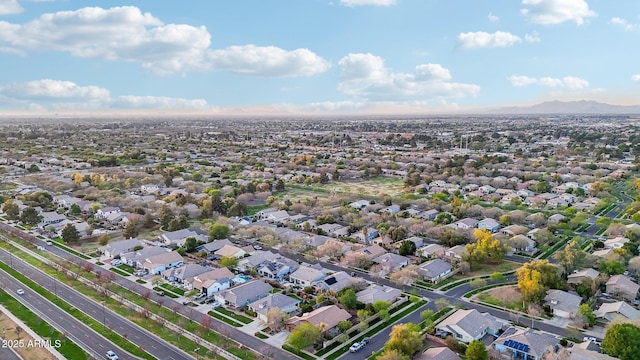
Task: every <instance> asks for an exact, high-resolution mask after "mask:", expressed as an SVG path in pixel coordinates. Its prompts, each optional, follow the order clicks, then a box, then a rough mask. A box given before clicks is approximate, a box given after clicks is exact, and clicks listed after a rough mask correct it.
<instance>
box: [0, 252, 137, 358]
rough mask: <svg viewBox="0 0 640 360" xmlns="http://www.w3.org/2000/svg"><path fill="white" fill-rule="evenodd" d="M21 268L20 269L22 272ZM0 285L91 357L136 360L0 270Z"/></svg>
mask: <svg viewBox="0 0 640 360" xmlns="http://www.w3.org/2000/svg"><path fill="white" fill-rule="evenodd" d="M3 261H4V260H3ZM14 265H16V266H18V267H20V265H18V264H17V263H14ZM22 268H23V267H22ZM22 268H20V269H21V270H22ZM0 283H2V284H4V285H5V286H6V287H5V291H7V292H8V293H10V294H11V295H13V296H14V297H15V298H16V299H17V300H18V301H20V302H21V303H22V304H23V305H24V306H26V307H27V308H29V309H30V310H31V311H33V312H34V313H35V314H37V315H38V316H39V317H40V318H42V319H43V320H44V321H46V322H47V323H48V324H50V325H51V326H53V327H55V328H56V329H57V330H58V331H60V332H63V333H66V334H68V337H69V339H71V340H72V341H73V342H74V343H76V344H77V345H78V346H80V347H81V348H83V349H84V350H85V351H87V352H88V353H89V354H90V355H91V356H93V357H96V358H103V357H104V354H105V353H106V352H107V351H108V350H113V351H115V352H116V353H117V354H118V355H119V356H120V358H121V359H125V360H127V359H136V357H134V356H131V355H130V354H128V353H126V352H125V351H124V350H122V349H120V348H119V347H117V346H116V345H115V344H113V343H112V342H110V341H108V340H107V339H105V338H103V337H102V336H101V335H99V334H98V333H96V332H95V331H93V330H92V329H90V328H89V327H87V326H86V325H85V324H83V323H82V322H81V321H79V320H77V319H76V318H74V317H73V316H71V315H69V314H67V313H66V312H64V311H63V310H61V309H59V308H58V307H56V306H53V305H52V304H51V303H50V302H49V301H47V300H46V299H45V298H43V297H42V296H40V295H39V294H37V293H35V292H34V291H32V290H31V289H29V288H27V287H25V285H23V284H22V283H20V282H19V281H18V280H16V279H14V278H13V277H11V276H9V274H7V273H6V272H4V271H1V270H0ZM18 289H24V291H25V294H24V295H17V294H16V290H18ZM2 350H4V349H2ZM3 353H4V351H3ZM1 358H2V357H0V359H1ZM7 358H10V357H7ZM16 358H17V357H16Z"/></svg>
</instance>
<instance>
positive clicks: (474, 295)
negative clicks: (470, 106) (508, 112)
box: [0, 117, 640, 360]
mask: <svg viewBox="0 0 640 360" xmlns="http://www.w3.org/2000/svg"><path fill="white" fill-rule="evenodd" d="M485 120H487V121H488V119H485ZM517 120H518V121H515V120H514V121H507V120H495V119H493V120H492V121H494V122H493V123H492V124H493V127H492V128H488V127H485V126H480V125H478V124H476V123H473V122H469V121H466V122H465V121H463V120H460V122H451V123H450V125H451V126H450V128H448V129H447V131H446V132H445V131H443V130H442V129H440V130H437V131H436V130H427V129H423V128H421V127H420V124H421V122H420V121H418V122H416V121H414V120H411V119H406V120H403V121H401V122H394V121H384V120H380V121H367V120H357V121H356V120H348V121H341V122H331V121H328V122H318V121H311V120H301V121H296V120H286V121H285V120H283V122H282V123H281V125H284V124H286V127H284V128H282V127H280V125H279V127H276V126H275V125H274V124H271V123H269V122H261V123H260V124H261V126H264V129H265V130H264V131H256V130H255V128H254V126H255V124H254V123H252V122H243V121H239V122H231V121H224V120H220V123H219V129H224V131H214V130H213V129H211V128H209V127H208V124H209V123H208V122H207V121H206V120H196V121H193V122H190V123H187V122H185V123H183V124H181V125H175V126H168V125H166V124H159V123H158V124H151V123H150V124H146V123H138V124H136V132H135V133H133V132H127V131H125V130H124V128H122V129H112V130H113V131H110V132H104V131H103V130H104V129H105V128H107V127H108V126H107V125H82V129H83V131H82V132H80V131H77V133H76V132H73V133H72V134H73V135H69V136H80V133H81V134H82V135H81V136H83V137H85V138H86V142H82V143H87V144H88V143H90V144H92V145H91V146H90V147H84V146H82V145H80V144H81V143H80V142H79V143H77V145H73V146H71V145H69V142H68V139H67V138H66V136H67V134H68V132H67V130H65V129H67V127H66V126H61V127H53V126H49V127H45V129H47V130H48V131H47V132H43V130H41V129H40V128H37V127H35V126H33V127H30V126H17V125H11V124H6V125H4V130H3V133H2V136H1V137H0V144H2V147H0V160H2V161H0V164H1V165H0V169H1V176H2V192H1V193H0V196H1V197H2V207H1V210H2V212H1V213H0V217H1V219H0V221H1V222H2V224H1V225H2V229H3V230H2V231H3V234H5V235H3V236H5V238H6V240H4V243H5V244H6V247H5V248H3V249H5V250H6V249H13V250H11V252H12V254H11V255H10V254H9V253H7V256H11V258H9V260H10V262H11V261H12V258H13V257H16V259H18V258H23V259H24V260H25V261H26V260H28V259H30V258H37V259H41V260H38V261H40V262H41V263H42V264H43V265H42V266H45V264H48V262H51V264H56V265H55V266H56V267H57V268H60V269H63V270H59V271H66V273H75V274H76V275H69V276H67V277H62V275H60V276H61V278H60V279H59V280H56V281H67V280H64V279H66V278H69V279H70V280H69V281H72V280H73V279H74V278H81V279H84V280H82V282H83V283H84V284H85V285H86V286H90V284H94V285H93V286H91V288H92V289H93V290H92V291H94V292H95V296H96V298H95V299H93V300H91V296H89V301H94V302H95V301H98V303H99V301H103V303H105V306H106V305H109V307H112V308H113V310H114V311H116V310H118V309H119V307H120V306H124V307H128V308H130V309H134V308H135V309H138V310H135V311H134V312H136V313H139V314H143V315H144V316H142V315H140V316H142V317H143V318H151V319H154V321H157V322H160V323H163V324H172V325H171V326H170V329H171V331H174V332H176V331H185V332H188V333H189V334H190V335H189V339H191V340H190V341H197V343H199V344H201V345H200V348H202V349H203V350H202V352H201V353H198V357H202V358H209V357H207V356H210V357H211V358H213V357H212V356H213V355H212V354H214V352H215V351H218V352H221V353H225V354H226V351H227V350H226V349H225V347H226V348H228V349H238V350H230V351H232V352H231V354H234V353H233V351H235V352H238V353H239V349H241V348H251V349H252V350H251V351H253V352H255V353H256V354H257V353H260V351H266V350H264V349H269V351H270V352H273V353H275V354H279V356H285V357H288V356H292V357H303V358H312V359H316V358H317V359H324V358H330V359H336V358H341V359H347V360H350V359H355V358H357V357H363V356H365V357H368V356H369V355H372V353H373V355H374V357H375V356H378V357H380V358H382V359H385V358H384V356H386V355H388V354H390V353H393V351H392V350H393V349H396V348H395V347H394V346H396V345H393V344H394V341H396V340H397V339H400V338H412V337H414V336H415V338H416V339H417V341H416V342H415V344H416V345H415V347H410V348H408V350H407V349H405V348H403V349H404V350H403V351H405V353H402V355H403V356H407V358H409V357H410V358H413V359H449V358H451V359H454V358H468V359H471V358H473V357H472V356H471V355H468V354H469V353H473V352H474V351H481V352H482V349H484V351H485V352H486V353H487V354H488V356H489V357H490V358H496V359H502V358H505V359H506V358H514V359H515V358H517V359H523V358H524V359H547V358H548V356H551V355H550V354H554V355H553V356H556V355H557V356H560V355H561V354H564V355H562V356H565V355H566V356H567V357H566V358H568V359H605V358H606V356H609V355H608V354H618V353H617V352H616V351H618V350H612V347H611V345H608V342H607V340H606V339H607V336H613V335H608V334H609V333H610V332H611V331H617V330H615V329H617V328H618V327H625V326H631V327H632V326H637V325H634V324H637V322H638V321H640V315H639V314H640V299H639V297H638V296H639V293H638V292H639V289H640V285H639V284H638V279H639V277H640V256H639V255H640V225H638V224H639V223H640V205H639V204H640V200H638V193H639V191H640V182H639V181H638V180H637V177H636V176H637V174H638V168H637V164H636V156H635V154H636V151H637V150H638V149H637V145H636V143H635V139H636V136H638V135H637V130H636V128H635V127H634V125H633V124H635V123H634V122H631V123H630V124H632V125H626V123H622V122H620V123H616V124H615V125H614V124H613V123H603V122H602V121H603V120H601V119H599V118H596V117H593V118H589V117H586V118H584V119H581V120H580V121H581V124H582V125H581V127H580V128H579V129H580V130H576V129H575V128H574V127H575V126H576V122H575V119H573V118H570V117H562V118H561V119H560V120H558V119H556V118H554V119H550V118H549V119H545V118H542V119H536V121H539V122H540V123H541V124H545V126H532V125H530V121H531V119H530V118H527V117H523V118H518V119H517ZM608 121H613V120H608ZM607 124H608V125H607ZM358 128H362V129H366V131H364V130H357V129H358ZM110 129H111V128H110ZM266 129H268V130H266ZM283 129H284V130H283ZM63 130H64V131H63ZM280 130H282V131H280ZM63 134H64V136H63ZM611 139H615V143H612V140H611ZM222 145H224V146H222ZM53 159H55V160H56V161H53ZM36 168H37V170H36ZM30 244H35V245H37V246H38V247H37V248H36V249H35V250H33V249H31V248H30V247H29V245H30ZM5 250H0V251H5ZM6 251H8V250H6ZM58 252H60V253H58ZM2 254H4V252H3V253H0V255H2ZM2 261H3V263H4V260H2ZM16 261H17V260H16ZM31 263H32V265H31V266H36V265H35V263H34V262H33V261H32V262H31ZM9 265H10V264H9ZM46 266H49V265H46ZM63 273H64V272H60V274H63ZM52 276H57V275H52ZM78 281H80V280H78ZM50 284H54V285H55V284H56V283H55V282H50ZM85 285H83V286H85ZM34 286H36V285H34ZM48 286H50V285H48ZM55 291H56V290H55V289H54V292H55ZM87 291H88V290H87ZM105 294H106V295H105ZM125 295H126V296H125ZM105 296H106V298H105ZM100 299H102V300H100ZM108 299H112V300H108ZM116 299H117V300H116ZM111 301H113V302H112V303H111ZM145 309H146V310H145ZM162 309H170V312H172V313H175V314H183V313H184V314H183V315H181V316H182V317H180V318H175V319H174V318H166V317H170V316H169V315H167V314H166V313H165V312H164V310H162ZM134 317H135V316H133V315H132V316H131V318H130V319H129V318H128V320H127V321H132V322H134V323H135V322H136V321H142V320H139V319H134ZM96 321H98V322H99V321H100V319H99V318H97V319H96ZM189 324H193V325H189ZM198 324H199V325H198ZM196 325H198V326H196ZM196 328H197V329H196ZM179 329H183V330H179ZM212 329H215V333H216V334H222V336H225V339H227V340H220V338H219V337H218V336H217V335H216V337H214V336H213V335H210V334H209V333H208V332H207V331H209V330H212ZM611 329H614V330H611ZM212 331H213V330H212ZM240 334H241V335H240ZM244 337H248V338H250V339H251V340H250V343H251V344H249V343H248V341H249V340H242V341H241V340H239V339H245V338H244ZM584 339H587V340H584ZM126 341H129V340H126ZM131 341H133V340H131ZM165 341H170V340H165ZM243 341H244V343H243ZM585 342H590V343H589V344H585ZM234 344H235V345H234ZM257 344H260V346H258V345H257ZM174 345H175V346H178V347H180V345H181V344H177V343H176V344H174ZM205 345H206V346H207V349H208V350H206V351H205V350H204V348H205ZM412 346H413V345H412ZM261 347H264V349H262V348H261ZM480 348H481V349H480ZM220 349H222V350H224V352H223V351H222V350H220ZM469 349H471V350H469ZM475 349H480V350H475ZM394 351H395V350H394ZM207 353H209V355H207ZM376 353H377V354H376ZM251 354H252V355H251V356H249V355H246V357H245V358H250V359H253V358H255V355H254V353H251ZM363 354H364V355H363ZM385 354H386V355H385ZM225 356H228V357H229V358H230V357H231V355H225ZM234 356H239V355H234ZM243 356H245V355H243ZM545 356H546V357H545ZM240 357H241V358H243V357H242V356H240ZM276 358H278V357H277V356H276ZM558 358H560V357H558Z"/></svg>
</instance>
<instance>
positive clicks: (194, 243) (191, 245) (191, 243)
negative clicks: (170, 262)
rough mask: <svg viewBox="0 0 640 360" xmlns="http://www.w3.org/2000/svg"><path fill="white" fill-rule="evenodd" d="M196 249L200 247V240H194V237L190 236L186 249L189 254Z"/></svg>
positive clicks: (185, 245)
mask: <svg viewBox="0 0 640 360" xmlns="http://www.w3.org/2000/svg"><path fill="white" fill-rule="evenodd" d="M196 247H198V240H197V239H196V238H194V237H193V236H189V237H188V238H186V239H185V241H184V249H185V250H186V251H187V252H192V251H193V250H195V249H196Z"/></svg>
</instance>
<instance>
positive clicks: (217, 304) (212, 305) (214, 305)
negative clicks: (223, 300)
mask: <svg viewBox="0 0 640 360" xmlns="http://www.w3.org/2000/svg"><path fill="white" fill-rule="evenodd" d="M220 306H222V304H220V303H219V302H217V301H215V302H214V303H213V304H211V307H212V308H217V307H220Z"/></svg>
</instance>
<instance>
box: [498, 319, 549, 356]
mask: <svg viewBox="0 0 640 360" xmlns="http://www.w3.org/2000/svg"><path fill="white" fill-rule="evenodd" d="M559 342H560V339H558V338H556V337H555V336H553V335H551V334H549V333H546V332H540V331H537V330H533V329H529V328H525V329H523V328H516V327H510V328H508V329H507V330H505V331H504V332H503V333H502V334H501V335H500V336H499V337H498V338H497V339H496V340H495V341H494V342H493V343H492V344H491V346H493V348H494V349H496V350H498V352H500V353H501V354H504V355H507V356H511V358H513V359H527V360H541V359H542V357H543V356H544V355H545V354H546V353H547V352H549V351H554V350H553V349H555V348H556V347H557V346H558V343H559Z"/></svg>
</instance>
